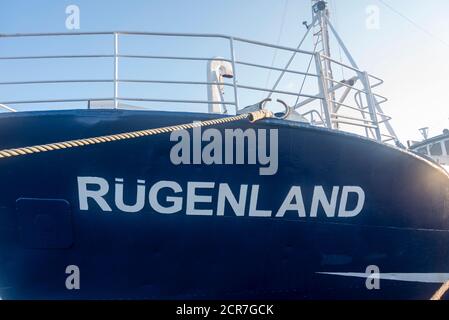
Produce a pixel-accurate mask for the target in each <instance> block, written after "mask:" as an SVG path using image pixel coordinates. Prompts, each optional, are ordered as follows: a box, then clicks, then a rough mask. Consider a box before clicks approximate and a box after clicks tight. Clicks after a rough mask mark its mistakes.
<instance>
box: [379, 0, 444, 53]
mask: <svg viewBox="0 0 449 320" xmlns="http://www.w3.org/2000/svg"><path fill="white" fill-rule="evenodd" d="M377 1H379V2H380V3H381V4H383V5H384V6H385V7H387V8H388V9H390V10H391V11H392V12H394V13H395V14H397V15H398V16H400V17H401V18H402V19H404V20H406V21H408V22H409V23H410V24H412V25H413V26H414V27H415V28H416V29H418V30H420V31H421V32H424V33H425V34H427V35H428V36H429V37H431V38H434V39H436V40H438V41H439V42H441V43H442V44H444V45H445V46H447V47H449V43H447V42H446V41H444V40H443V39H441V38H440V37H438V36H436V35H435V34H434V33H432V32H430V31H429V30H427V29H426V28H424V27H422V26H421V25H420V24H419V23H417V22H416V21H415V20H413V19H412V18H410V17H407V16H406V15H405V14H403V13H401V12H400V11H399V10H397V9H395V8H393V7H392V6H391V5H390V4H388V3H387V2H385V1H384V0H377Z"/></svg>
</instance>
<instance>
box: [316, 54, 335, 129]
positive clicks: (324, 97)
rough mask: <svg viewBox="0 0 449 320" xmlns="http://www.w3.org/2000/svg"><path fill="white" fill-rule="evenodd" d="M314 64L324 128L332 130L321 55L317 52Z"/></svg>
mask: <svg viewBox="0 0 449 320" xmlns="http://www.w3.org/2000/svg"><path fill="white" fill-rule="evenodd" d="M315 64H316V71H317V74H318V87H319V89H320V96H321V98H322V99H321V103H322V106H323V111H324V116H325V121H326V126H327V127H328V128H329V129H332V119H331V110H330V104H329V92H328V88H327V81H326V79H325V78H324V74H323V68H322V64H321V54H320V53H319V52H317V53H315Z"/></svg>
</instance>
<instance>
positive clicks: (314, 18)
mask: <svg viewBox="0 0 449 320" xmlns="http://www.w3.org/2000/svg"><path fill="white" fill-rule="evenodd" d="M315 23H316V17H313V20H312V23H311V24H310V26H309V28H307V31H306V33H305V34H304V36H303V37H302V39H301V41H300V42H299V44H298V46H297V47H296V50H299V49H300V48H301V46H302V44H303V43H304V40H306V38H307V35H308V34H309V32H310V30H311V29H312V28H313V27H314V26H315ZM297 53H298V52H297V51H294V52H293V53H292V56H291V57H290V59H289V60H288V62H287V63H286V65H285V67H284V69H283V70H282V72H281V74H280V75H279V77H278V78H277V80H276V82H275V83H274V85H273V87H272V88H271V92H270V94H269V95H268V97H267V98H271V96H272V95H273V90H275V89H276V88H277V86H278V84H279V82H280V81H281V80H282V77H283V76H284V74H285V72H286V71H287V69H288V68H289V67H290V64H291V63H292V62H293V59H295V57H296V54H297Z"/></svg>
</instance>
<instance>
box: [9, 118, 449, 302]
mask: <svg viewBox="0 0 449 320" xmlns="http://www.w3.org/2000/svg"><path fill="white" fill-rule="evenodd" d="M211 118H216V116H214V115H199V114H188V113H163V112H138V111H111V110H109V111H107V110H97V111H94V110H77V111H53V112H30V113H20V114H4V115H2V116H1V117H0V137H1V139H0V141H1V142H0V149H4V148H13V147H19V146H30V145H36V144H43V143H49V142H56V141H64V140H69V139H78V138H82V137H91V136H99V135H105V134H111V133H118V132H126V131H131V130H140V129H146V128H155V127H161V126H166V125H174V124H181V123H189V122H192V121H195V120H204V119H211ZM215 128H217V129H220V130H223V129H225V128H242V129H245V128H259V129H273V128H276V129H278V130H279V165H278V170H277V173H276V174H274V175H266V176H263V175H260V174H259V167H258V166H256V165H206V164H197V165H178V166H177V165H173V164H172V163H171V161H170V157H169V155H170V150H171V148H172V147H173V145H174V142H172V141H170V136H169V134H162V135H156V136H149V137H144V138H138V139H131V140H126V141H117V142H112V143H105V144H98V145H93V146H86V147H83V148H72V149H67V150H59V151H52V152H47V153H37V154H32V155H26V156H20V157H14V158H8V159H0V190H1V194H0V297H2V298H3V299H45V298H57V299H59V298H61V299H66V298H67V299H81V298H125V299H127V298H139V299H140V298H145V299H147V298H148V299H240V298H245V299H248V298H249V299H254V298H264V299H265V298H268V299H324V298H326V299H328V298H330V299H361V298H378V299H392V298H401V299H428V298H430V296H431V295H432V294H433V293H434V292H435V291H436V290H437V289H438V288H439V287H440V285H441V283H431V282H430V283H429V282H427V283H426V282H415V281H413V279H411V280H410V279H409V280H407V281H396V280H380V289H378V290H377V289H372V290H368V289H367V287H366V279H365V278H359V277H352V276H338V275H331V274H322V273H320V272H361V273H363V272H365V270H366V268H367V267H368V266H371V265H375V266H377V267H378V268H379V270H380V272H381V273H403V274H411V275H412V274H415V273H425V274H428V273H429V274H430V273H449V246H448V244H449V178H448V175H447V174H446V173H445V172H444V171H443V170H442V169H441V168H439V167H438V166H436V165H434V164H432V163H430V162H428V161H426V160H424V159H422V158H420V157H418V156H415V155H412V154H411V153H408V152H405V151H402V150H399V149H396V148H392V147H388V146H385V145H382V144H379V143H377V142H374V141H371V140H367V139H364V138H360V137H357V136H354V135H350V134H344V133H339V132H333V131H329V130H326V129H319V128H315V127H311V126H308V125H304V124H298V123H291V122H286V121H280V120H265V121H261V122H259V123H257V124H255V125H252V124H250V123H248V122H247V121H240V122H236V123H230V124H224V125H218V126H216V127H215ZM79 177H101V178H102V179H104V180H105V181H107V182H108V184H109V186H110V192H108V193H107V194H106V195H105V196H104V199H105V200H106V202H107V204H108V206H109V207H110V208H111V211H103V210H101V208H100V206H99V205H98V204H97V203H95V201H92V199H90V200H89V209H88V210H81V204H80V199H79V192H80V191H79V190H80V189H79V188H78V187H79V185H78V182H77V179H78V178H79ZM116 178H120V179H123V181H124V182H123V190H124V191H123V192H124V196H123V198H124V200H125V202H126V203H131V204H132V203H135V202H136V188H137V185H138V183H137V180H138V179H141V180H145V206H144V208H143V209H142V210H140V211H139V212H135V213H129V212H123V211H122V210H118V209H117V207H116V205H115V204H116V201H115V200H114V188H116V186H115V185H114V184H115V181H116V180H115V179H116ZM158 181H173V182H176V183H177V184H179V185H180V186H181V187H182V191H181V192H179V193H178V194H177V195H178V196H179V197H180V198H182V200H183V201H182V209H181V210H180V212H176V213H172V214H161V213H157V212H155V211H154V210H153V209H152V207H151V206H150V205H149V204H148V201H149V200H148V189H149V188H150V186H152V185H153V184H154V183H156V182H158ZM189 181H198V182H214V183H215V187H213V188H209V189H207V190H205V189H203V190H199V191H198V194H200V193H201V194H203V195H208V196H211V197H212V199H213V201H212V202H211V203H201V204H199V205H198V207H201V209H203V210H207V209H211V208H210V207H211V206H212V207H214V206H215V203H216V199H217V197H218V195H217V192H218V190H217V189H218V184H220V183H223V184H228V186H229V187H230V188H231V189H232V191H233V192H234V193H235V194H238V190H239V187H241V185H248V188H251V187H253V188H254V185H259V190H258V191H259V193H258V201H257V209H259V210H272V211H273V214H272V215H271V216H270V217H254V216H250V215H249V213H248V210H249V209H248V206H245V212H244V214H243V215H237V214H236V213H235V212H234V211H233V210H231V209H230V206H229V205H226V206H225V207H224V208H225V210H224V214H223V216H221V215H218V214H217V212H216V211H217V210H215V209H214V210H212V215H189V214H188V212H186V211H188V210H187V209H186V202H187V199H186V197H187V196H186V190H187V188H188V187H187V184H188V182H189ZM292 186H300V188H301V191H302V196H303V202H304V207H305V211H306V212H305V214H304V216H302V215H301V214H298V212H295V211H287V212H286V213H285V215H283V216H282V217H276V215H275V213H276V211H277V210H278V209H279V207H280V206H281V204H282V202H283V201H284V199H285V198H286V195H287V194H288V193H289V190H290V188H291V187H292ZM316 186H321V187H322V189H323V190H324V191H325V192H326V194H327V195H330V194H331V192H332V190H333V188H334V187H335V186H339V187H340V191H341V187H342V186H360V187H361V188H363V190H364V193H365V201H364V206H363V209H362V211H361V212H360V213H359V214H358V215H356V216H354V217H341V216H337V215H335V216H332V215H329V214H326V212H325V210H324V209H323V207H319V208H318V212H317V214H316V217H315V216H311V214H310V211H311V208H310V206H311V203H312V202H313V199H312V198H313V197H314V195H313V192H314V190H315V188H316ZM166 191H167V190H166ZM169 195H170V196H173V192H172V193H171V194H169ZM159 196H160V197H162V198H164V197H167V196H168V195H167V193H165V194H164V193H163V192H162V193H160V194H159ZM248 197H249V195H248ZM160 201H161V202H163V199H162V200H160ZM248 201H249V200H248ZM338 201H342V200H341V198H339V200H338ZM354 201H355V200H354V199H349V200H348V206H351V205H354ZM337 207H338V203H337ZM69 265H75V266H77V267H78V268H79V271H80V278H79V280H80V282H79V283H80V289H79V290H77V289H73V290H68V289H67V287H66V280H67V277H68V276H69V274H66V268H67V266H69Z"/></svg>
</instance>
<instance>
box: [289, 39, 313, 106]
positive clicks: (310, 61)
mask: <svg viewBox="0 0 449 320" xmlns="http://www.w3.org/2000/svg"><path fill="white" fill-rule="evenodd" d="M317 46H318V39H317V41H315V45H314V47H313V52H315V51H316V48H317ZM312 61H313V56H311V57H310V60H309V65H308V66H307V71H306V73H309V70H310V67H311V66H312ZM306 79H307V75H304V78H303V79H302V83H301V87H300V88H299V92H298V95H297V97H296V101H295V104H294V105H293V107H295V106H296V105H297V104H298V102H299V97H300V96H301V93H302V90H303V89H304V84H305V83H306Z"/></svg>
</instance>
